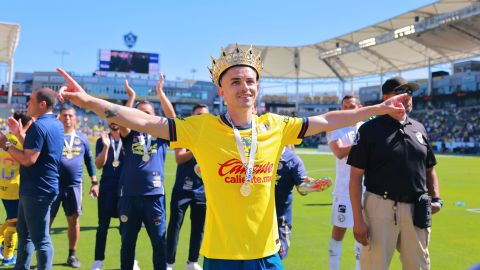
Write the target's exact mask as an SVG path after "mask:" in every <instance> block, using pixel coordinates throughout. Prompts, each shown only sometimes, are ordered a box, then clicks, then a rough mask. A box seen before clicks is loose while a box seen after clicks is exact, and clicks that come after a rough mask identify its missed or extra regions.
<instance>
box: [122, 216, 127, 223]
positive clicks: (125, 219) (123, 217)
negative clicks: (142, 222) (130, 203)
mask: <svg viewBox="0 0 480 270" xmlns="http://www.w3.org/2000/svg"><path fill="white" fill-rule="evenodd" d="M120 221H121V222H123V223H125V222H127V221H128V217H127V215H121V216H120Z"/></svg>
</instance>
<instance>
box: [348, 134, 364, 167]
mask: <svg viewBox="0 0 480 270" xmlns="http://www.w3.org/2000/svg"><path fill="white" fill-rule="evenodd" d="M363 127H364V126H362V127H360V129H359V130H358V132H357V134H356V135H355V140H354V141H353V144H352V149H351V150H350V153H349V154H348V159H347V164H348V165H350V166H354V167H357V168H360V169H365V168H366V167H367V164H368V156H369V155H368V142H367V139H368V138H367V136H366V133H367V132H366V130H365V128H363Z"/></svg>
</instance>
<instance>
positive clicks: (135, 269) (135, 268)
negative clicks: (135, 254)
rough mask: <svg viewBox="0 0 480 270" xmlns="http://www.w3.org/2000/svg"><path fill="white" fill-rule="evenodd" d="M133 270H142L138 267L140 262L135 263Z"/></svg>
mask: <svg viewBox="0 0 480 270" xmlns="http://www.w3.org/2000/svg"><path fill="white" fill-rule="evenodd" d="M133 270H140V267H139V266H138V261H137V260H135V261H133Z"/></svg>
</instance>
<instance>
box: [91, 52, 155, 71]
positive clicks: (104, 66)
mask: <svg viewBox="0 0 480 270" xmlns="http://www.w3.org/2000/svg"><path fill="white" fill-rule="evenodd" d="M158 62H159V55H158V54H157V53H143V52H126V51H114V50H100V63H99V70H100V71H111V72H125V73H140V74H152V75H154V74H157V73H158V72H159V70H158Z"/></svg>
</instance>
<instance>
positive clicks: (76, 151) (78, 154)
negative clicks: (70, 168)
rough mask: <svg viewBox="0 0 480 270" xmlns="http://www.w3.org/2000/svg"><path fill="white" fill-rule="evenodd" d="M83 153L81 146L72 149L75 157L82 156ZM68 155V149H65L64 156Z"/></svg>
mask: <svg viewBox="0 0 480 270" xmlns="http://www.w3.org/2000/svg"><path fill="white" fill-rule="evenodd" d="M81 152H82V147H80V146H73V147H72V154H73V156H80V153H81ZM67 153H68V150H67V147H63V150H62V156H67Z"/></svg>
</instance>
